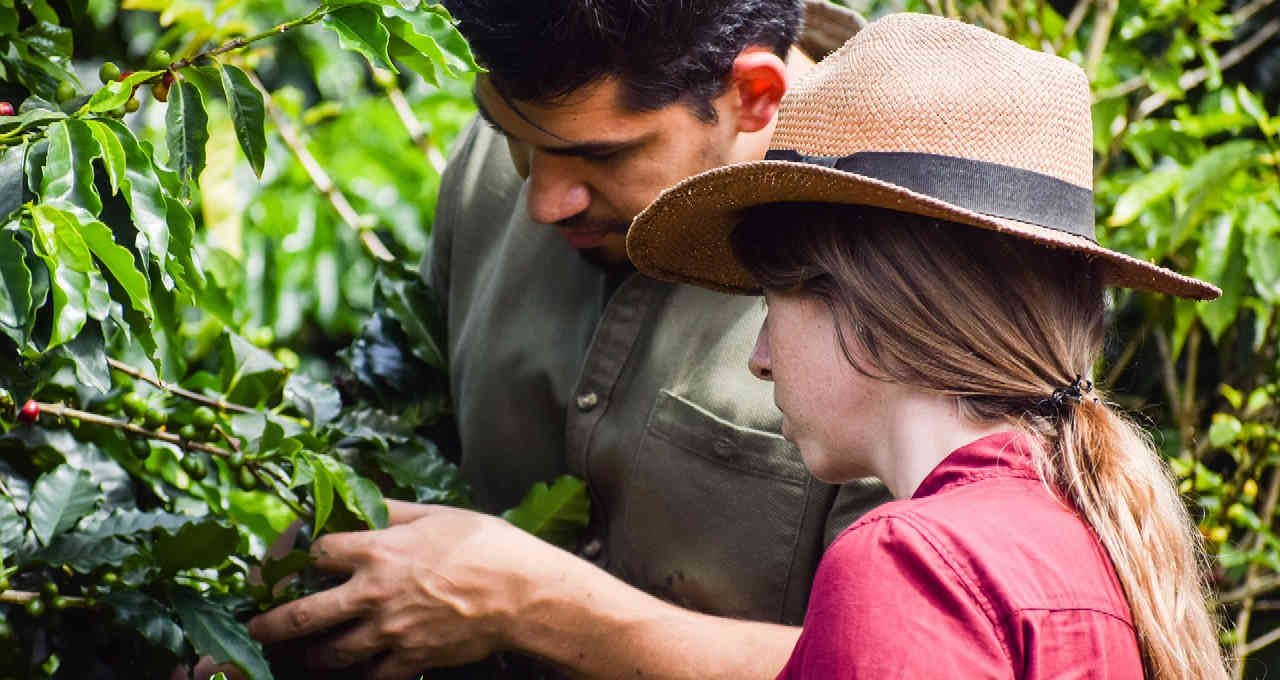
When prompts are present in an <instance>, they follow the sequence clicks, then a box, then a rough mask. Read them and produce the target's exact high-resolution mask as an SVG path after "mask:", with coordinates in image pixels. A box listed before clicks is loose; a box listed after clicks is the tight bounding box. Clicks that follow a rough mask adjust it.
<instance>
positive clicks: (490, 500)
mask: <svg viewBox="0 0 1280 680" xmlns="http://www.w3.org/2000/svg"><path fill="white" fill-rule="evenodd" d="M445 4H446V6H448V8H449V9H450V10H451V11H452V12H453V13H454V16H455V17H456V18H457V19H458V21H459V28H460V30H461V31H462V32H463V33H464V35H466V37H467V39H468V40H469V41H470V42H471V44H472V47H473V49H474V50H475V52H476V54H477V57H478V59H479V60H480V61H481V63H483V64H484V65H485V66H486V67H487V68H488V69H489V72H488V73H487V74H484V75H481V76H480V77H478V78H477V82H476V87H475V99H476V103H477V105H478V107H479V109H480V111H481V115H482V116H483V117H484V118H485V122H484V123H473V124H472V125H471V127H470V128H469V129H468V130H467V131H466V132H464V134H463V135H462V137H461V138H460V139H459V141H458V143H457V148H456V150H455V152H454V155H453V158H452V159H451V161H450V164H449V168H448V170H447V172H446V173H445V177H444V178H443V181H442V185H441V191H440V202H439V206H438V208H437V215H436V225H435V233H434V237H433V239H434V241H433V251H432V256H431V258H430V262H429V264H428V271H427V275H428V277H429V280H430V281H431V283H432V286H433V287H434V289H435V290H436V291H438V292H439V293H440V294H441V295H442V297H443V298H445V300H446V302H447V309H446V312H447V323H448V335H449V359H450V379H451V387H452V391H453V396H454V399H455V404H456V408H457V414H458V425H459V429H460V433H461V437H462V444H463V460H462V470H463V473H464V476H465V477H466V478H467V480H468V481H469V482H470V484H471V486H472V489H473V494H474V497H475V500H476V501H477V503H478V504H479V505H480V507H481V508H483V509H485V510H488V511H496V510H501V509H503V508H506V507H510V506H512V505H514V504H516V503H517V502H518V501H519V500H520V498H521V497H522V496H523V494H524V493H525V492H526V491H527V490H528V488H529V486H530V485H531V484H533V483H534V482H537V481H542V480H548V479H551V478H554V477H555V476H557V475H559V474H562V473H564V472H569V473H572V474H575V475H578V476H580V477H582V478H583V479H585V480H586V482H587V485H588V489H589V491H590V494H591V501H592V521H591V526H590V527H589V530H588V536H587V538H586V540H584V541H583V545H582V549H581V550H580V557H576V556H574V555H571V554H569V553H566V552H564V551H561V550H559V549H557V548H554V547H552V546H549V545H547V544H544V543H542V542H540V541H537V540H536V539H533V538H532V537H529V536H528V535H525V534H523V533H521V532H519V531H518V530H515V529H514V528H512V527H510V526H509V525H507V524H506V523H504V522H502V521H501V520H498V519H495V518H492V517H489V516H485V515H481V514H477V513H472V512H466V511H460V510H455V509H450V508H437V507H425V506H416V505H412V504H401V503H393V504H391V516H392V523H393V524H394V525H395V526H393V527H392V528H390V529H387V530H384V531H376V532H366V533H361V534H343V535H334V536H329V537H325V538H322V539H320V540H319V541H317V542H316V544H315V545H314V547H313V554H314V555H315V556H316V558H317V563H318V566H320V567H322V568H329V569H334V570H337V571H342V572H350V573H351V574H352V578H351V580H350V581H349V582H348V583H347V584H346V585H343V586H341V587H338V588H335V589H333V590H331V591H327V592H324V593H320V594H317V595H313V596H311V597H308V598H305V599H303V600H299V601H298V602H295V603H291V604H289V605H285V606H283V607H280V608H278V609H276V610H274V611H272V612H269V613H268V614H266V615H264V616H262V617H260V618H258V619H256V620H255V621H254V623H253V625H252V626H251V630H252V632H253V633H254V635H255V637H258V638H259V639H262V640H266V641H272V640H279V639H284V638H290V637H295V636H298V635H302V634H307V633H311V632H315V631H320V630H324V629H327V628H330V627H332V626H335V625H338V624H343V623H346V624H347V625H348V628H346V629H345V632H342V633H340V634H337V635H336V636H334V637H333V638H332V639H331V641H330V643H329V644H327V645H326V646H325V647H324V648H323V649H322V650H319V651H318V652H317V658H316V660H317V661H318V662H319V663H320V664H321V665H329V666H346V665H349V664H352V663H356V662H369V663H371V664H372V667H373V669H374V676H375V677H389V678H390V677H411V676H412V675H413V674H414V673H415V672H416V671H418V670H420V669H423V668H427V667H434V666H441V665H454V664H459V663H465V662H468V661H471V660H475V659H478V658H481V657H483V656H485V655H487V654H489V653H491V652H493V651H495V650H504V649H507V650H518V651H521V652H524V653H528V654H531V655H534V656H537V657H541V658H544V659H547V660H548V661H550V662H552V663H553V664H555V665H556V666H559V667H560V668H562V669H565V670H567V671H569V672H572V673H575V674H582V675H587V676H610V677H612V676H623V675H626V676H634V677H641V676H643V677H650V676H658V677H690V678H716V677H726V678H728V677H731V678H751V677H772V676H773V675H774V674H776V673H777V671H778V670H779V669H780V668H781V667H782V665H783V663H784V662H785V661H786V658H787V656H788V654H789V653H790V650H791V648H792V646H793V645H794V643H795V640H796V637H797V635H798V631H799V629H798V628H794V627H792V626H794V625H795V624H797V623H799V622H800V621H801V619H802V617H803V614H804V609H805V603H806V601H807V597H808V589H809V584H810V580H811V578H812V575H813V571H814V569H815V567H816V564H817V559H818V557H819V556H820V555H821V552H822V550H823V547H824V546H825V545H826V544H827V543H828V542H829V541H830V540H831V539H832V538H834V536H835V535H836V534H837V533H839V531H840V530H842V529H843V528H844V527H845V526H847V525H848V524H849V522H851V521H852V520H853V519H854V518H856V517H857V516H858V515H860V514H861V513H862V512H865V511H866V510H867V509H869V508H870V507H872V506H873V505H875V504H877V503H879V502H880V501H882V500H885V499H886V498H887V496H886V495H885V493H884V491H883V487H881V486H880V485H879V484H878V483H876V482H874V481H870V480H866V481H863V482H860V483H855V484H851V485H847V486H845V487H841V488H839V489H836V488H833V487H829V486H826V485H823V484H820V483H818V482H816V481H815V480H813V479H812V478H811V477H810V476H809V475H808V474H806V472H805V469H804V467H803V464H802V463H801V461H800V459H799V456H798V452H797V451H796V450H795V449H794V448H793V447H792V446H791V445H789V444H788V443H787V442H786V441H785V440H783V439H782V438H781V437H780V436H779V435H778V434H776V432H777V431H778V427H779V425H780V415H779V413H778V412H777V410H776V408H775V407H774V406H773V403H772V396H771V392H770V390H769V388H768V386H767V385H766V384H764V383H760V382H759V381H756V380H754V379H753V378H752V376H751V375H750V373H749V372H748V371H747V369H746V365H747V359H748V355H749V353H750V350H751V347H752V344H753V342H754V338H755V333H756V330H757V329H758V328H759V326H760V321H761V318H762V310H761V308H760V303H759V301H758V300H750V299H747V298H737V297H729V296H722V295H718V294H715V293H710V292H707V291H704V290H700V289H695V288H691V287H685V286H674V285H670V284H665V283H659V282H657V281H655V280H653V279H649V278H647V277H644V276H641V275H638V274H636V273H634V271H633V270H632V269H631V267H630V265H629V263H628V260H627V256H626V250H625V247H624V241H625V239H624V236H625V232H626V230H627V227H628V225H629V224H630V222H631V219H632V218H633V217H634V216H635V215H636V214H637V213H638V212H639V211H640V210H641V209H643V208H644V207H645V206H646V205H647V204H648V203H649V202H650V201H651V200H652V199H654V198H655V197H656V196H657V195H658V193H659V192H660V191H661V190H662V189H663V188H665V187H667V186H670V185H672V184H675V183H676V182H678V181H679V180H681V179H683V178H685V177H687V176H689V175H692V174H695V173H697V172H700V171H702V170H706V169H710V168H713V167H717V166H719V165H723V164H726V163H731V162H735V161H741V160H747V159H753V158H760V157H763V155H764V152H765V150H766V148H767V146H768V141H769V137H770V134H771V132H772V128H773V123H774V113H775V111H776V109H777V106H778V102H779V100H780V99H781V97H782V94H783V93H784V91H785V89H786V85H787V82H788V81H789V79H792V78H795V77H796V76H798V75H799V74H800V73H801V72H802V71H804V70H805V69H806V68H807V67H810V66H812V64H813V61H812V60H813V59H816V58H820V57H822V56H824V55H825V54H826V53H827V52H829V51H831V50H833V49H835V48H836V47H838V46H839V45H840V44H841V43H843V42H844V40H845V39H847V38H848V37H849V36H851V35H852V33H853V32H854V31H855V30H856V28H857V26H858V23H857V20H856V17H853V16H852V15H851V14H848V13H845V12H843V11H842V10H839V9H838V8H835V7H833V6H830V5H824V4H819V3H812V4H811V6H810V7H809V9H808V10H807V11H808V12H809V14H808V19H809V29H808V32H806V34H805V36H804V38H802V39H801V41H800V44H801V45H802V46H805V47H806V48H807V50H808V54H807V55H806V54H803V53H801V52H800V51H798V50H796V49H793V48H792V47H791V45H792V42H793V40H794V39H795V37H796V33H797V29H798V27H799V24H800V20H801V12H802V7H801V2H800V0H701V1H699V2H654V1H653V0H560V1H559V2H555V3H530V2H520V1H517V2H499V1H498V0H452V1H449V0H446V2H445ZM552 5H554V6H552ZM824 31H825V32H826V37H827V38H828V39H827V40H825V41H824V40H822V37H823V32H824ZM655 596H656V597H655ZM760 622H771V623H760ZM779 624H788V625H779ZM379 655H380V656H379Z"/></svg>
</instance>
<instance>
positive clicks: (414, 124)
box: [387, 85, 445, 175]
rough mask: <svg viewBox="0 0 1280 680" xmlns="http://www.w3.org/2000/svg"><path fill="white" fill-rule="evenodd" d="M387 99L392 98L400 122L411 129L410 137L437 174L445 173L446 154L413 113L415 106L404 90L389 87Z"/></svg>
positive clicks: (407, 128) (406, 128) (392, 104)
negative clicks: (410, 104) (433, 143)
mask: <svg viewBox="0 0 1280 680" xmlns="http://www.w3.org/2000/svg"><path fill="white" fill-rule="evenodd" d="M387 99H390V100H391V106H392V107H393V108H395V110H396V115H397V116H399V117H400V122H401V123H404V128H405V130H408V131H409V138H410V139H412V140H413V143H414V145H415V146H417V147H418V149H419V150H420V151H422V153H423V155H425V156H426V157H427V162H428V163H430V164H431V168H432V169H433V170H435V171H436V174H437V175H438V174H440V173H443V172H444V164H445V159H444V155H443V154H441V153H440V151H439V150H438V149H436V148H435V146H433V145H432V144H431V135H430V134H428V133H427V131H426V129H425V128H423V127H422V123H421V122H419V121H418V118H417V117H416V116H414V115H413V108H412V107H411V106H409V100H408V99H405V96H404V90H401V89H400V88H398V87H396V86H394V85H393V86H391V87H388V88H387Z"/></svg>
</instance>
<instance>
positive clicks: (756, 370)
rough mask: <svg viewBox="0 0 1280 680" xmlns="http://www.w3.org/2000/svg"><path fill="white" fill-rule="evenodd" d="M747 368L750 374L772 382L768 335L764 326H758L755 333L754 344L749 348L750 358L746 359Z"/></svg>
mask: <svg viewBox="0 0 1280 680" xmlns="http://www.w3.org/2000/svg"><path fill="white" fill-rule="evenodd" d="M747 368H749V369H751V375H754V376H755V377H757V378H759V379H761V380H767V381H769V382H773V365H772V363H771V359H770V357H769V336H768V335H766V334H765V327H764V326H761V327H760V332H759V333H758V334H757V335H756V346H755V348H754V349H752V350H751V358H750V359H747Z"/></svg>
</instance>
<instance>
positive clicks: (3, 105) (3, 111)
mask: <svg viewBox="0 0 1280 680" xmlns="http://www.w3.org/2000/svg"><path fill="white" fill-rule="evenodd" d="M12 115H13V104H10V103H9V102H0V116H12Z"/></svg>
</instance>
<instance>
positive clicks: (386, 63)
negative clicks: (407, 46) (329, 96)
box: [324, 4, 398, 72]
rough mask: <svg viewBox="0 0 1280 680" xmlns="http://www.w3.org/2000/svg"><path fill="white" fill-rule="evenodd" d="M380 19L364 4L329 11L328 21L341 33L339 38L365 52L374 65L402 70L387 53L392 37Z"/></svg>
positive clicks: (331, 26) (328, 24)
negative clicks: (397, 67)
mask: <svg viewBox="0 0 1280 680" xmlns="http://www.w3.org/2000/svg"><path fill="white" fill-rule="evenodd" d="M380 19H381V17H380V16H379V15H378V12H377V11H376V10H374V9H373V8H372V7H370V6H369V5H366V4H361V5H350V6H347V7H343V8H341V9H338V10H336V11H334V12H331V13H329V14H327V15H326V16H325V18H324V24H325V25H326V26H328V27H329V28H331V29H333V30H334V32H335V33H337V34H338V41H339V43H340V44H341V45H342V46H343V47H344V48H346V49H349V50H355V51H356V52H359V53H360V54H363V55H364V57H365V58H366V59H368V60H369V63H370V64H372V65H374V66H378V67H381V68H385V69H388V70H390V71H393V72H398V71H397V69H396V67H395V65H394V64H393V63H392V62H391V57H390V56H389V55H388V54H387V43H388V41H389V40H390V38H391V36H390V34H389V33H387V29H386V28H385V27H384V26H383V25H382V22H381V21H380Z"/></svg>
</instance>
